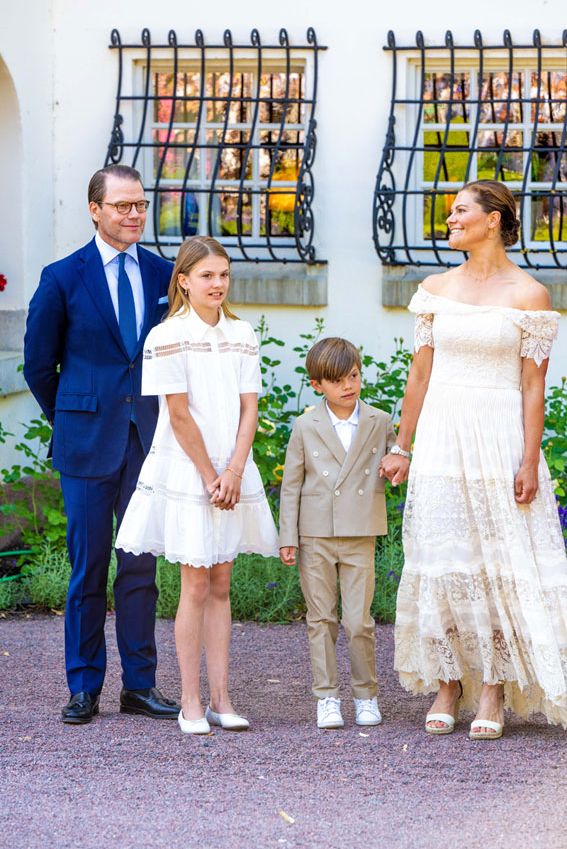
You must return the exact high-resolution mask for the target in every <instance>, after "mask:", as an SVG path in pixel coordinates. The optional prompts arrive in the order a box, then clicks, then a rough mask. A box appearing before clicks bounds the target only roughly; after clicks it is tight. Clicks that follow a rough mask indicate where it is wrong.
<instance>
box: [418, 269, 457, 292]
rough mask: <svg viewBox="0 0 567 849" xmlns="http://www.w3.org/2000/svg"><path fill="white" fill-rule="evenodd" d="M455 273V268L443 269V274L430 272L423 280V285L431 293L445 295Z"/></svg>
mask: <svg viewBox="0 0 567 849" xmlns="http://www.w3.org/2000/svg"><path fill="white" fill-rule="evenodd" d="M453 274H454V269H450V270H449V271H442V272H441V274H429V275H428V276H427V277H425V278H424V279H423V280H422V282H421V286H422V288H423V289H425V291H426V292H429V293H430V294H431V295H443V294H444V292H445V289H446V288H447V285H448V283H449V282H450V281H451V278H452V276H453Z"/></svg>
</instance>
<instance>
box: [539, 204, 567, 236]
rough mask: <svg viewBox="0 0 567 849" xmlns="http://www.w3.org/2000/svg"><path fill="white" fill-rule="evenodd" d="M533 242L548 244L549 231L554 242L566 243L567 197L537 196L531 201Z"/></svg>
mask: <svg viewBox="0 0 567 849" xmlns="http://www.w3.org/2000/svg"><path fill="white" fill-rule="evenodd" d="M531 207H532V209H531V212H532V216H531V218H532V232H531V236H532V239H533V241H534V242H549V240H550V235H549V234H550V230H551V233H552V235H553V240H554V242H565V241H567V197H566V196H565V194H556V195H545V196H544V197H541V196H538V195H537V194H535V193H534V195H533V196H532V199H531Z"/></svg>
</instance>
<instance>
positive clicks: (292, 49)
mask: <svg viewBox="0 0 567 849" xmlns="http://www.w3.org/2000/svg"><path fill="white" fill-rule="evenodd" d="M110 47H111V49H114V50H117V51H118V62H119V67H118V89H117V94H116V107H115V113H114V118H113V125H112V131H111V137H110V142H109V145H108V149H107V155H106V162H105V164H110V163H119V162H127V163H128V164H131V165H132V166H134V167H138V169H139V170H141V172H142V174H143V178H144V183H145V186H144V188H145V190H146V192H147V193H148V194H149V195H151V196H152V195H153V201H152V207H151V213H152V215H151V225H150V226H151V229H152V230H153V233H152V234H149V235H148V236H147V237H146V240H145V241H144V242H143V244H147V245H151V246H153V247H155V248H156V249H157V251H158V252H159V253H160V254H161V255H162V256H167V257H168V258H171V257H172V256H174V255H175V253H176V248H177V246H178V245H179V244H180V243H181V241H182V239H184V238H186V237H187V236H189V235H193V234H194V233H196V232H206V233H208V234H210V235H214V236H216V237H217V238H220V240H221V241H222V242H223V243H224V244H225V245H226V247H227V250H228V251H229V253H230V254H231V257H232V259H233V260H237V261H238V260H241V261H243V260H249V261H254V262H274V261H281V262H308V263H313V262H324V260H321V259H319V258H318V257H317V255H316V249H315V244H314V237H315V220H314V212H313V198H314V193H315V184H314V179H313V171H312V168H313V163H314V160H315V152H316V145H317V137H316V127H317V122H316V120H315V106H316V101H317V81H318V58H319V52H320V51H321V50H325V49H326V48H325V47H322V46H320V45H319V44H318V42H317V37H316V34H315V30H314V29H313V28H309V30H308V31H307V34H306V40H305V43H303V44H297V45H292V44H291V41H290V37H289V33H288V31H287V30H286V29H283V28H282V29H280V31H279V33H278V38H277V43H275V44H263V43H262V39H261V37H260V33H259V31H258V30H257V29H253V30H252V32H251V33H250V43H249V44H237V43H235V42H234V38H233V35H232V32H231V31H230V30H229V29H226V30H224V32H223V34H222V41H221V43H220V44H207V43H206V40H205V36H204V34H203V32H202V31H201V30H197V31H196V32H195V37H194V44H184V43H182V42H181V40H180V39H179V38H178V36H177V33H176V32H175V30H170V31H169V32H168V35H167V43H166V44H160V43H157V42H155V41H152V36H151V33H150V31H149V30H148V29H144V30H143V31H142V34H141V38H140V41H139V43H138V44H124V43H123V42H122V39H121V37H120V33H119V32H118V30H116V29H115V30H113V31H112V34H111V40H110ZM251 49H253V50H254V52H255V57H256V58H255V62H254V64H255V68H254V71H251V70H250V63H249V61H248V60H249V55H250V50H251ZM125 51H129V55H130V56H132V58H134V59H136V60H142V61H138V65H137V68H136V74H135V75H134V76H135V80H136V85H137V86H138V91H136V90H133V91H131V92H125V91H124V90H123V79H124V78H123V61H124V53H125ZM244 51H245V52H244ZM211 55H212V56H213V58H214V64H209V56H211ZM268 55H269V57H270V59H269V60H267V59H266V56H268ZM154 56H159V63H156V64H155V65H154V64H153V63H152V60H153V57H154ZM164 56H168V57H169V62H168V64H167V65H165V64H164ZM222 56H224V63H223V64H222V66H219V57H222ZM241 56H243V57H244V58H246V60H247V62H246V64H245V65H244V64H242V63H241V62H240V58H241ZM298 68H299V69H301V68H303V71H301V70H298ZM274 69H275V70H274ZM292 78H293V83H292ZM266 79H267V80H268V81H269V85H268V89H266V85H267V83H266ZM188 115H189V116H190V117H187V116H188ZM183 116H185V117H183ZM211 116H213V117H211ZM290 116H293V117H290ZM227 162H228V165H227ZM235 162H236V165H235V164H234V163H235ZM227 174H228V175H229V176H227ZM227 210H228V212H227ZM227 216H232V217H230V218H229V217H227ZM148 229H150V227H148Z"/></svg>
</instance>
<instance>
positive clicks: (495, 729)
mask: <svg viewBox="0 0 567 849" xmlns="http://www.w3.org/2000/svg"><path fill="white" fill-rule="evenodd" d="M476 728H490V729H491V730H490V731H475V729H476ZM503 733H504V725H503V724H502V723H501V722H492V720H490V719H475V721H474V722H473V723H472V724H471V730H470V732H469V737H470V738H471V740H498V738H499V737H502V734H503Z"/></svg>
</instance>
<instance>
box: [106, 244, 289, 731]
mask: <svg viewBox="0 0 567 849" xmlns="http://www.w3.org/2000/svg"><path fill="white" fill-rule="evenodd" d="M229 282H230V262H229V257H228V255H227V253H226V251H225V250H224V248H223V247H222V245H220V244H219V243H218V242H217V241H215V239H211V238H208V237H202V236H195V237H193V238H191V239H187V240H186V241H185V242H183V244H182V245H181V248H180V250H179V255H178V257H177V261H176V263H175V267H174V269H173V274H172V278H171V283H170V285H169V292H168V299H169V310H168V313H167V316H166V318H165V320H164V321H163V322H162V323H161V324H160V325H158V326H157V327H154V328H153V330H152V331H151V332H150V334H149V335H148V338H147V340H146V343H145V348H144V362H143V372H142V393H143V394H146V395H159V400H160V411H159V418H158V423H157V427H156V432H155V436H154V440H153V443H152V447H151V449H150V452H149V454H148V457H147V458H146V461H145V463H144V465H143V466H142V469H141V472H140V478H139V480H138V486H137V489H136V491H135V493H134V495H133V496H132V499H131V501H130V504H129V505H128V509H127V511H126V514H125V516H124V519H123V521H122V524H121V525H120V528H119V531H118V536H117V539H116V546H117V548H121V549H123V550H125V551H130V552H133V553H135V554H139V553H140V552H142V551H145V552H151V553H152V554H155V555H159V554H163V555H165V557H166V558H167V559H168V560H169V561H171V562H174V563H175V562H179V563H181V564H182V565H181V595H180V600H179V608H178V610H177V616H176V619H175V641H176V648H177V657H178V660H179V667H180V671H181V687H182V696H181V706H182V710H181V711H180V713H179V725H180V727H181V730H182V731H184V732H185V733H190V734H206V733H208V732H209V731H210V725H220V726H222V727H223V728H226V729H230V730H242V729H244V728H247V727H248V722H247V720H246V719H245V718H244V717H241V716H238V715H237V714H236V713H235V711H234V708H233V706H232V703H231V701H230V697H229V694H228V659H229V644H230V632H231V614H230V598H229V590H230V574H231V569H232V564H233V561H234V558H235V557H236V555H237V554H239V553H241V552H247V553H250V552H256V553H259V554H263V555H265V556H277V555H278V541H277V532H276V528H275V525H274V521H273V519H272V515H271V512H270V508H269V505H268V502H267V500H266V496H265V493H264V489H263V486H262V480H261V478H260V473H259V472H258V469H257V467H256V465H255V463H254V461H253V459H252V450H251V448H252V441H253V439H254V434H255V432H256V423H257V412H258V393H259V392H260V390H261V388H262V382H261V376H260V366H259V356H258V342H257V340H256V336H255V333H254V330H253V329H252V327H251V326H250V325H249V324H248V323H247V322H245V321H239V320H238V319H237V318H236V316H235V315H233V313H232V312H231V311H230V309H229V308H228V306H227V303H226V300H225V299H226V296H227V293H228V287H229ZM203 645H204V648H205V656H206V662H207V673H208V679H209V690H210V704H209V706H208V707H207V709H206V711H205V714H203V708H202V705H201V697H200V681H199V671H200V658H201V650H202V647H203Z"/></svg>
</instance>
